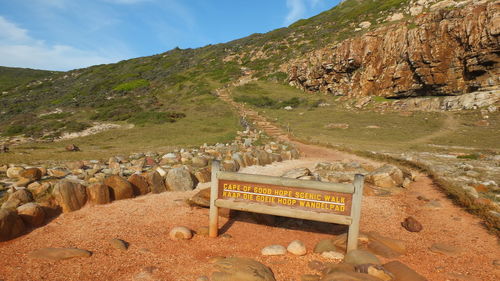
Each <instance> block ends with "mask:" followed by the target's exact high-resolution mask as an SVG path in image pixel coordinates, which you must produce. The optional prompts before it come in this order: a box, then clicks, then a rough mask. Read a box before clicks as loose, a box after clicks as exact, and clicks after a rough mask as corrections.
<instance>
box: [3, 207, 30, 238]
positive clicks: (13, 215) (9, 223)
mask: <svg viewBox="0 0 500 281" xmlns="http://www.w3.org/2000/svg"><path fill="white" fill-rule="evenodd" d="M25 229H26V227H25V225H24V222H23V220H22V219H21V217H20V216H19V215H18V214H17V212H16V211H15V210H12V209H0V241H7V240H10V239H14V238H16V237H18V236H20V235H21V234H22V233H23V232H24V231H25Z"/></svg>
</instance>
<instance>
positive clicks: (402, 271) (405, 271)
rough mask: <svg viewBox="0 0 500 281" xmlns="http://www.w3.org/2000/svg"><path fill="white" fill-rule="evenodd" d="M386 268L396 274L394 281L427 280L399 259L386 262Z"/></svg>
mask: <svg viewBox="0 0 500 281" xmlns="http://www.w3.org/2000/svg"><path fill="white" fill-rule="evenodd" d="M384 268H385V269H386V270H387V271H389V272H390V273H392V274H393V275H394V279H393V280H394V281H426V280H427V279H426V278H425V277H423V276H422V275H420V274H418V273H417V272H415V271H414V270H413V269H411V268H409V267H408V266H406V265H405V264H402V263H401V262H399V261H392V262H389V263H386V264H384Z"/></svg>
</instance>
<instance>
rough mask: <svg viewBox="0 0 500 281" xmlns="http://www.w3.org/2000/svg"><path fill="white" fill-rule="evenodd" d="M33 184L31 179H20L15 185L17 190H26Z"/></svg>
mask: <svg viewBox="0 0 500 281" xmlns="http://www.w3.org/2000/svg"><path fill="white" fill-rule="evenodd" d="M31 182H32V180H30V179H26V178H19V179H18V181H16V182H15V183H14V187H16V188H17V189H19V188H25V187H27V186H28V185H29V184H30V183H31Z"/></svg>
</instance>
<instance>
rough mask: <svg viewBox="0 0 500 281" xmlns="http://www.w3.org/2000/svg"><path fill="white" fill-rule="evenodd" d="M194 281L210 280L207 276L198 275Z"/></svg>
mask: <svg viewBox="0 0 500 281" xmlns="http://www.w3.org/2000/svg"><path fill="white" fill-rule="evenodd" d="M196 281H210V279H208V277H207V276H200V277H198V278H196Z"/></svg>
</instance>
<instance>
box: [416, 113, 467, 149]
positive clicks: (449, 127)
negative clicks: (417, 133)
mask: <svg viewBox="0 0 500 281" xmlns="http://www.w3.org/2000/svg"><path fill="white" fill-rule="evenodd" d="M445 114H446V119H445V120H444V122H443V125H442V126H441V128H439V130H436V131H435V132H434V133H432V134H429V135H427V136H423V137H420V138H418V139H414V140H413V141H410V142H409V143H410V144H419V143H428V142H429V141H431V140H432V139H435V138H438V137H443V136H446V135H449V134H451V133H453V132H455V131H456V130H457V129H458V125H459V122H458V120H457V119H455V117H454V116H453V113H451V112H445Z"/></svg>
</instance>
